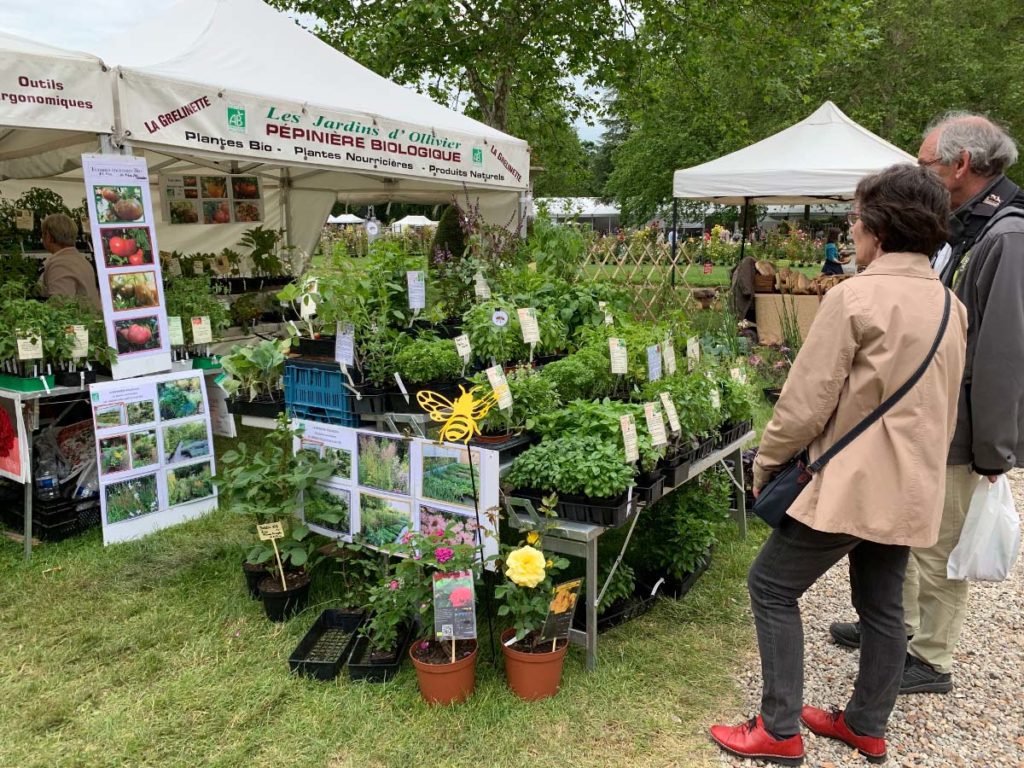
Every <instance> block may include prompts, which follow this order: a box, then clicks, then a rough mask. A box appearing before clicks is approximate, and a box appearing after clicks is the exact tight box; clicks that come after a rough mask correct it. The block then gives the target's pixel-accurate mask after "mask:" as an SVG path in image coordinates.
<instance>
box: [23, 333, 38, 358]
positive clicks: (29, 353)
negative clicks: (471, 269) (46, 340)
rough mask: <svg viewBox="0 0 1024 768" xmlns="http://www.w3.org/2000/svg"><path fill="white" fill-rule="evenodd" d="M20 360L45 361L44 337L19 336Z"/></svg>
mask: <svg viewBox="0 0 1024 768" xmlns="http://www.w3.org/2000/svg"><path fill="white" fill-rule="evenodd" d="M18 359H19V360H42V359H43V337H42V336H19V337H18Z"/></svg>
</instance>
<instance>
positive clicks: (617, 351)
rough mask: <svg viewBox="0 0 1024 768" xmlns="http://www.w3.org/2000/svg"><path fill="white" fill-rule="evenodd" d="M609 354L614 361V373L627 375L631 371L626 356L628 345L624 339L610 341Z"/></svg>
mask: <svg viewBox="0 0 1024 768" xmlns="http://www.w3.org/2000/svg"><path fill="white" fill-rule="evenodd" d="M608 353H609V355H610V356H611V359H612V373H613V374H616V375H622V374H625V373H626V372H627V371H628V370H629V358H628V357H627V355H626V344H625V343H624V342H623V341H622V339H615V338H611V339H608Z"/></svg>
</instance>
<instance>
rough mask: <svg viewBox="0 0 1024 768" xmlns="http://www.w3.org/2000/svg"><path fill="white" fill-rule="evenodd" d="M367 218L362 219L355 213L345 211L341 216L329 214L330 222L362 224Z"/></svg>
mask: <svg viewBox="0 0 1024 768" xmlns="http://www.w3.org/2000/svg"><path fill="white" fill-rule="evenodd" d="M364 221H366V219H361V218H359V217H358V216H356V215H355V214H354V213H343V214H341V215H339V216H328V217H327V223H328V224H362V223H363V222H364Z"/></svg>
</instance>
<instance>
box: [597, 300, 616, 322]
mask: <svg viewBox="0 0 1024 768" xmlns="http://www.w3.org/2000/svg"><path fill="white" fill-rule="evenodd" d="M597 308H598V309H600V310H601V311H602V312H604V324H605V325H612V324H613V323H614V322H615V319H614V318H613V317H612V313H611V312H609V311H608V302H607V301H599V302H597Z"/></svg>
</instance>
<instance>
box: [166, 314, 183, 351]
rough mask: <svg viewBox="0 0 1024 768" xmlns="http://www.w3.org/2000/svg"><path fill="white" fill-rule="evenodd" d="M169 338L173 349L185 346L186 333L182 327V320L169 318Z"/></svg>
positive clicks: (173, 317) (174, 317)
mask: <svg viewBox="0 0 1024 768" xmlns="http://www.w3.org/2000/svg"><path fill="white" fill-rule="evenodd" d="M167 336H168V338H169V339H170V341H171V346H172V347H183V346H185V331H184V330H183V329H182V327H181V318H180V317H176V316H173V315H172V316H171V317H168V318H167Z"/></svg>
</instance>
